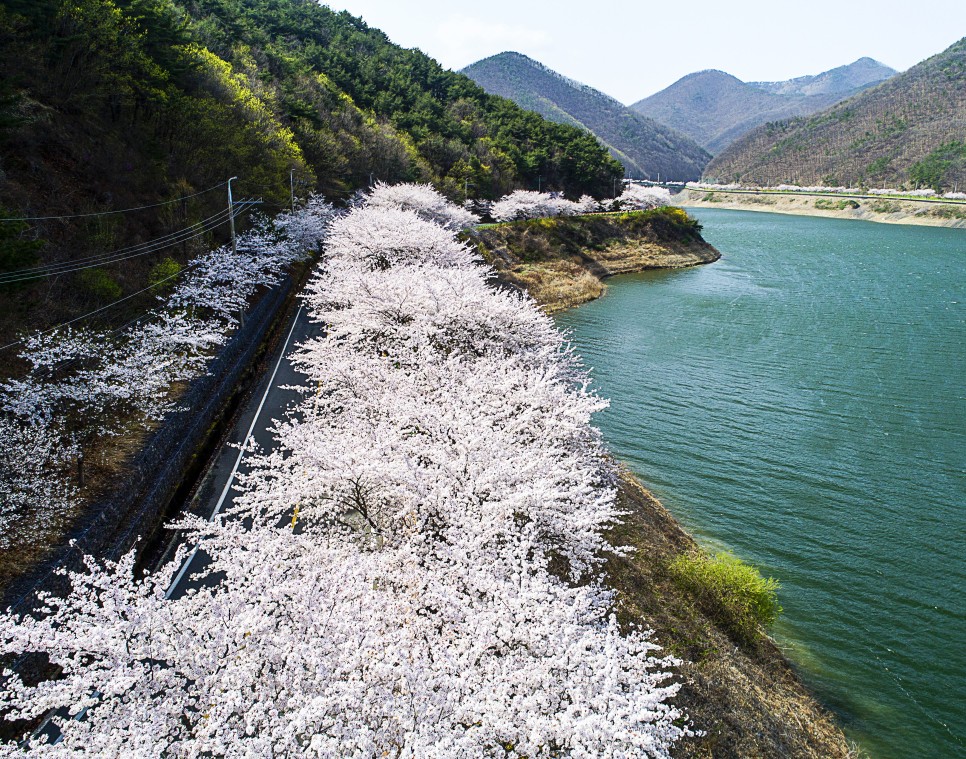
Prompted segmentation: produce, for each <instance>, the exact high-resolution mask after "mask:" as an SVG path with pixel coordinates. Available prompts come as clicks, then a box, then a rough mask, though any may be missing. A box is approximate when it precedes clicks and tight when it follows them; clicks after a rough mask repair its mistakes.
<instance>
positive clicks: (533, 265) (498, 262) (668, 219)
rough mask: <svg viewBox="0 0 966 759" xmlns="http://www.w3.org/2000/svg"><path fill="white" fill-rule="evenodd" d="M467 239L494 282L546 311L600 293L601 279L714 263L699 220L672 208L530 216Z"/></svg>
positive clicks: (485, 229) (715, 257)
mask: <svg viewBox="0 0 966 759" xmlns="http://www.w3.org/2000/svg"><path fill="white" fill-rule="evenodd" d="M468 236H469V239H470V240H471V241H472V242H473V243H474V244H476V245H477V247H478V248H479V249H480V252H481V253H482V255H483V256H484V258H486V260H487V261H488V262H489V263H490V264H491V265H492V266H493V267H494V268H495V269H496V271H497V273H498V275H499V277H500V279H501V281H503V282H505V283H507V284H510V285H515V286H517V287H520V288H522V289H525V290H527V291H528V292H529V293H530V294H531V295H532V296H533V297H534V299H535V300H536V301H537V302H538V303H540V304H541V305H542V306H543V307H544V309H545V310H546V311H547V312H549V313H554V312H556V311H562V310H563V309H566V308H571V307H573V306H578V305H580V304H581V303H586V302H587V301H590V300H594V299H595V298H599V297H600V296H601V295H603V293H604V291H605V289H606V286H605V285H604V279H606V278H607V277H610V276H613V275H614V274H628V273H631V272H638V271H644V270H645V269H680V268H684V267H687V266H696V265H698V264H706V263H711V262H712V261H717V260H718V259H719V258H720V257H721V254H720V253H719V252H718V251H717V250H715V249H714V248H713V247H712V246H711V245H709V244H708V243H706V242H705V241H704V239H703V238H702V237H701V227H700V225H699V224H698V223H697V222H696V221H694V220H693V219H691V218H690V217H689V216H688V215H687V214H686V213H685V212H683V211H682V210H681V209H679V208H659V209H656V210H653V211H641V212H633V213H621V214H597V215H592V216H570V217H558V218H553V219H533V220H530V221H519V222H513V223H511V224H497V225H492V226H486V227H483V228H480V229H476V230H473V231H472V232H470V233H468Z"/></svg>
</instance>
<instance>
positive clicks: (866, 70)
mask: <svg viewBox="0 0 966 759" xmlns="http://www.w3.org/2000/svg"><path fill="white" fill-rule="evenodd" d="M897 73H898V72H897V71H896V70H895V69H894V68H890V67H889V66H886V65H885V64H884V63H879V62H878V61H876V60H873V59H872V58H859V60H857V61H855V62H854V63H850V64H848V65H847V66H839V67H838V68H834V69H829V70H828V71H825V72H823V73H821V74H816V75H815V76H799V77H796V78H795V79H789V80H787V81H785V82H749V84H751V85H752V86H753V87H757V88H759V89H762V90H766V91H767V92H771V93H772V94H773V95H846V96H847V95H852V94H855V92H856V91H857V90H861V89H864V88H866V87H869V86H871V85H873V84H878V83H879V82H882V81H885V80H886V79H889V78H891V77H893V76H895V75H896V74H897Z"/></svg>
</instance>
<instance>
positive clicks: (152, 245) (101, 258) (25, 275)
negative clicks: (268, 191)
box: [0, 210, 228, 284]
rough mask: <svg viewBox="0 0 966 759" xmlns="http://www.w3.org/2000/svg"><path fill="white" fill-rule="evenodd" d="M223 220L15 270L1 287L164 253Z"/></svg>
mask: <svg viewBox="0 0 966 759" xmlns="http://www.w3.org/2000/svg"><path fill="white" fill-rule="evenodd" d="M226 221H228V211H227V210H225V211H222V212H220V213H219V214H216V215H215V216H212V217H209V218H208V219H205V220H203V221H200V222H198V223H197V224H193V225H192V226H190V227H186V228H185V229H182V230H179V231H178V232H174V233H171V234H168V235H165V236H163V237H159V238H156V239H154V240H149V241H147V242H144V243H140V244H138V245H132V246H130V247H128V248H120V249H118V250H115V251H111V252H110V253H100V254H98V255H95V256H86V257H84V258H77V259H72V260H70V261H62V262H60V263H56V264H46V265H44V266H36V267H33V268H30V269H18V270H17V271H12V272H7V273H5V274H0V284H5V283H7V282H20V281H25V280H29V279H39V278H42V277H49V276H52V275H55V274H63V273H66V272H68V271H76V270H80V269H87V268H91V267H93V266H102V265H105V264H109V263H113V262H114V261H123V260H126V259H128V258H136V257H137V256H143V255H148V254H150V253H155V252H157V251H159V250H164V249H165V248H169V247H173V246H174V245H179V244H181V243H182V242H187V241H188V240H191V239H193V238H195V237H198V236H199V235H201V234H204V233H205V232H207V231H210V230H211V229H214V228H216V227H218V226H221V225H222V224H224V223H225V222H226Z"/></svg>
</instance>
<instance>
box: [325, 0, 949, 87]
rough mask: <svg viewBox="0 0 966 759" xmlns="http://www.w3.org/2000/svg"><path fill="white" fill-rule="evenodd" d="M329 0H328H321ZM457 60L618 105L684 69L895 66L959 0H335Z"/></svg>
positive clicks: (929, 43)
mask: <svg viewBox="0 0 966 759" xmlns="http://www.w3.org/2000/svg"><path fill="white" fill-rule="evenodd" d="M323 1H324V2H325V0H323ZM325 4H326V5H328V6H329V7H331V8H333V9H335V10H347V11H349V12H350V13H352V14H353V15H355V16H362V18H363V19H365V21H366V23H368V24H369V25H370V26H374V27H376V28H378V29H381V30H382V31H384V32H385V33H386V34H388V35H389V37H390V39H392V40H393V41H394V42H396V43H398V44H400V45H402V46H403V47H418V48H419V49H420V50H422V51H423V52H425V53H427V54H428V55H431V56H432V57H433V58H435V59H436V60H438V61H439V62H440V63H442V64H443V65H444V66H446V67H448V68H452V69H460V68H462V67H463V66H467V65H469V64H470V63H473V62H474V61H477V60H479V59H480V58H485V57H487V56H489V55H494V54H496V53H501V52H503V51H505V50H515V51H517V52H519V53H524V54H525V55H529V56H530V57H531V58H536V59H537V60H538V61H541V62H542V63H545V64H546V65H547V66H549V67H550V68H552V69H554V70H555V71H559V72H560V73H561V74H564V75H566V76H569V77H571V78H572V79H576V80H578V81H581V82H584V83H585V84H589V85H591V86H592V87H596V88H597V89H599V90H602V91H604V92H606V93H607V94H608V95H612V96H613V97H615V98H617V99H618V100H621V101H623V102H625V103H632V102H635V101H637V100H640V99H641V98H643V97H646V96H648V95H652V94H653V93H655V92H657V91H658V90H661V89H663V88H664V87H666V86H668V85H669V84H671V83H673V82H675V81H676V80H678V79H680V78H681V77H682V76H684V75H685V74H689V73H691V72H692V71H700V70H701V69H709V68H715V69H722V70H724V71H727V72H728V73H730V74H734V75H735V76H737V77H738V78H739V79H743V80H745V81H759V80H766V81H776V80H782V79H790V78H792V77H795V76H803V75H805V74H817V73H819V72H821V71H825V70H827V69H830V68H834V67H835V66H841V65H843V64H846V63H851V62H852V61H854V60H855V59H857V58H861V57H862V56H865V55H867V56H869V57H871V58H875V59H876V60H879V61H882V62H883V63H885V64H887V65H889V66H892V67H893V68H895V69H899V70H900V71H902V70H904V69H907V68H909V67H910V66H912V65H914V64H916V63H918V62H919V61H921V60H922V59H924V58H928V57H929V56H930V55H933V54H935V53H938V52H940V51H941V50H944V49H945V48H947V47H949V45H951V44H952V43H954V42H956V40H958V39H960V38H962V37H963V36H966V0H924V1H923V2H919V3H915V2H912V3H910V2H898V1H897V0H808V1H807V2H804V3H801V2H788V1H787V0H730V1H729V0H687V1H686V2H681V1H680V0H661V1H660V2H653V1H652V0H638V2H629V1H624V0H617V1H612V2H600V1H596V0H583V1H582V2H577V1H576V0H486V2H479V1H477V2H463V1H461V0H418V2H407V0H332V2H325Z"/></svg>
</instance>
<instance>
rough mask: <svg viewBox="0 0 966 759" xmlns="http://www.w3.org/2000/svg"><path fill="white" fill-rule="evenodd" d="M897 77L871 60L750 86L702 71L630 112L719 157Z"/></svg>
mask: <svg viewBox="0 0 966 759" xmlns="http://www.w3.org/2000/svg"><path fill="white" fill-rule="evenodd" d="M890 72H891V73H890ZM894 73H895V72H894V71H893V70H892V69H890V68H889V67H888V66H883V65H882V64H880V63H877V62H876V61H873V60H872V59H870V58H861V59H859V60H858V61H856V62H855V63H852V64H849V65H848V66H841V67H839V68H836V69H832V70H831V71H826V72H824V73H822V74H817V75H815V76H805V77H799V78H797V79H792V80H789V81H787V82H757V83H755V82H752V83H749V82H742V81H741V80H740V79H738V78H737V77H734V76H732V75H731V74H727V73H725V72H724V71H715V70H709V71H698V72H696V73H694V74H688V75H687V76H685V77H683V78H681V79H679V80H678V81H677V82H675V83H674V84H672V85H671V86H670V87H668V88H666V89H664V90H661V91H660V92H658V93H657V94H655V95H651V96H650V97H648V98H644V99H643V100H641V101H639V102H637V103H634V105H632V106H631V108H632V109H633V110H634V111H635V112H637V113H640V114H642V115H644V116H648V117H650V118H652V119H654V120H655V121H658V122H660V123H662V124H667V125H668V126H670V127H673V128H674V129H677V130H679V131H681V132H684V133H685V134H687V135H688V136H690V137H692V138H693V139H694V140H696V141H697V142H698V143H699V144H700V145H702V146H703V147H705V148H706V149H707V150H709V151H710V152H711V153H713V154H717V153H719V152H721V151H722V150H723V149H724V148H725V147H727V146H728V145H729V144H731V143H732V142H733V141H734V140H736V139H737V138H738V137H740V136H742V135H744V134H746V133H747V132H749V131H751V130H752V129H754V128H755V127H757V126H759V125H761V124H764V123H766V122H769V121H775V120H777V119H784V118H789V117H792V116H803V115H808V114H810V113H815V112H816V111H820V110H822V109H823V108H827V107H828V106H830V105H832V104H834V103H837V102H838V101H840V100H843V99H844V98H846V97H848V96H849V95H851V94H854V93H855V92H857V91H858V90H860V89H862V88H865V87H869V86H872V85H873V84H875V83H876V82H879V81H881V80H882V79H883V78H885V77H886V76H890V75H891V74H894Z"/></svg>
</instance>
